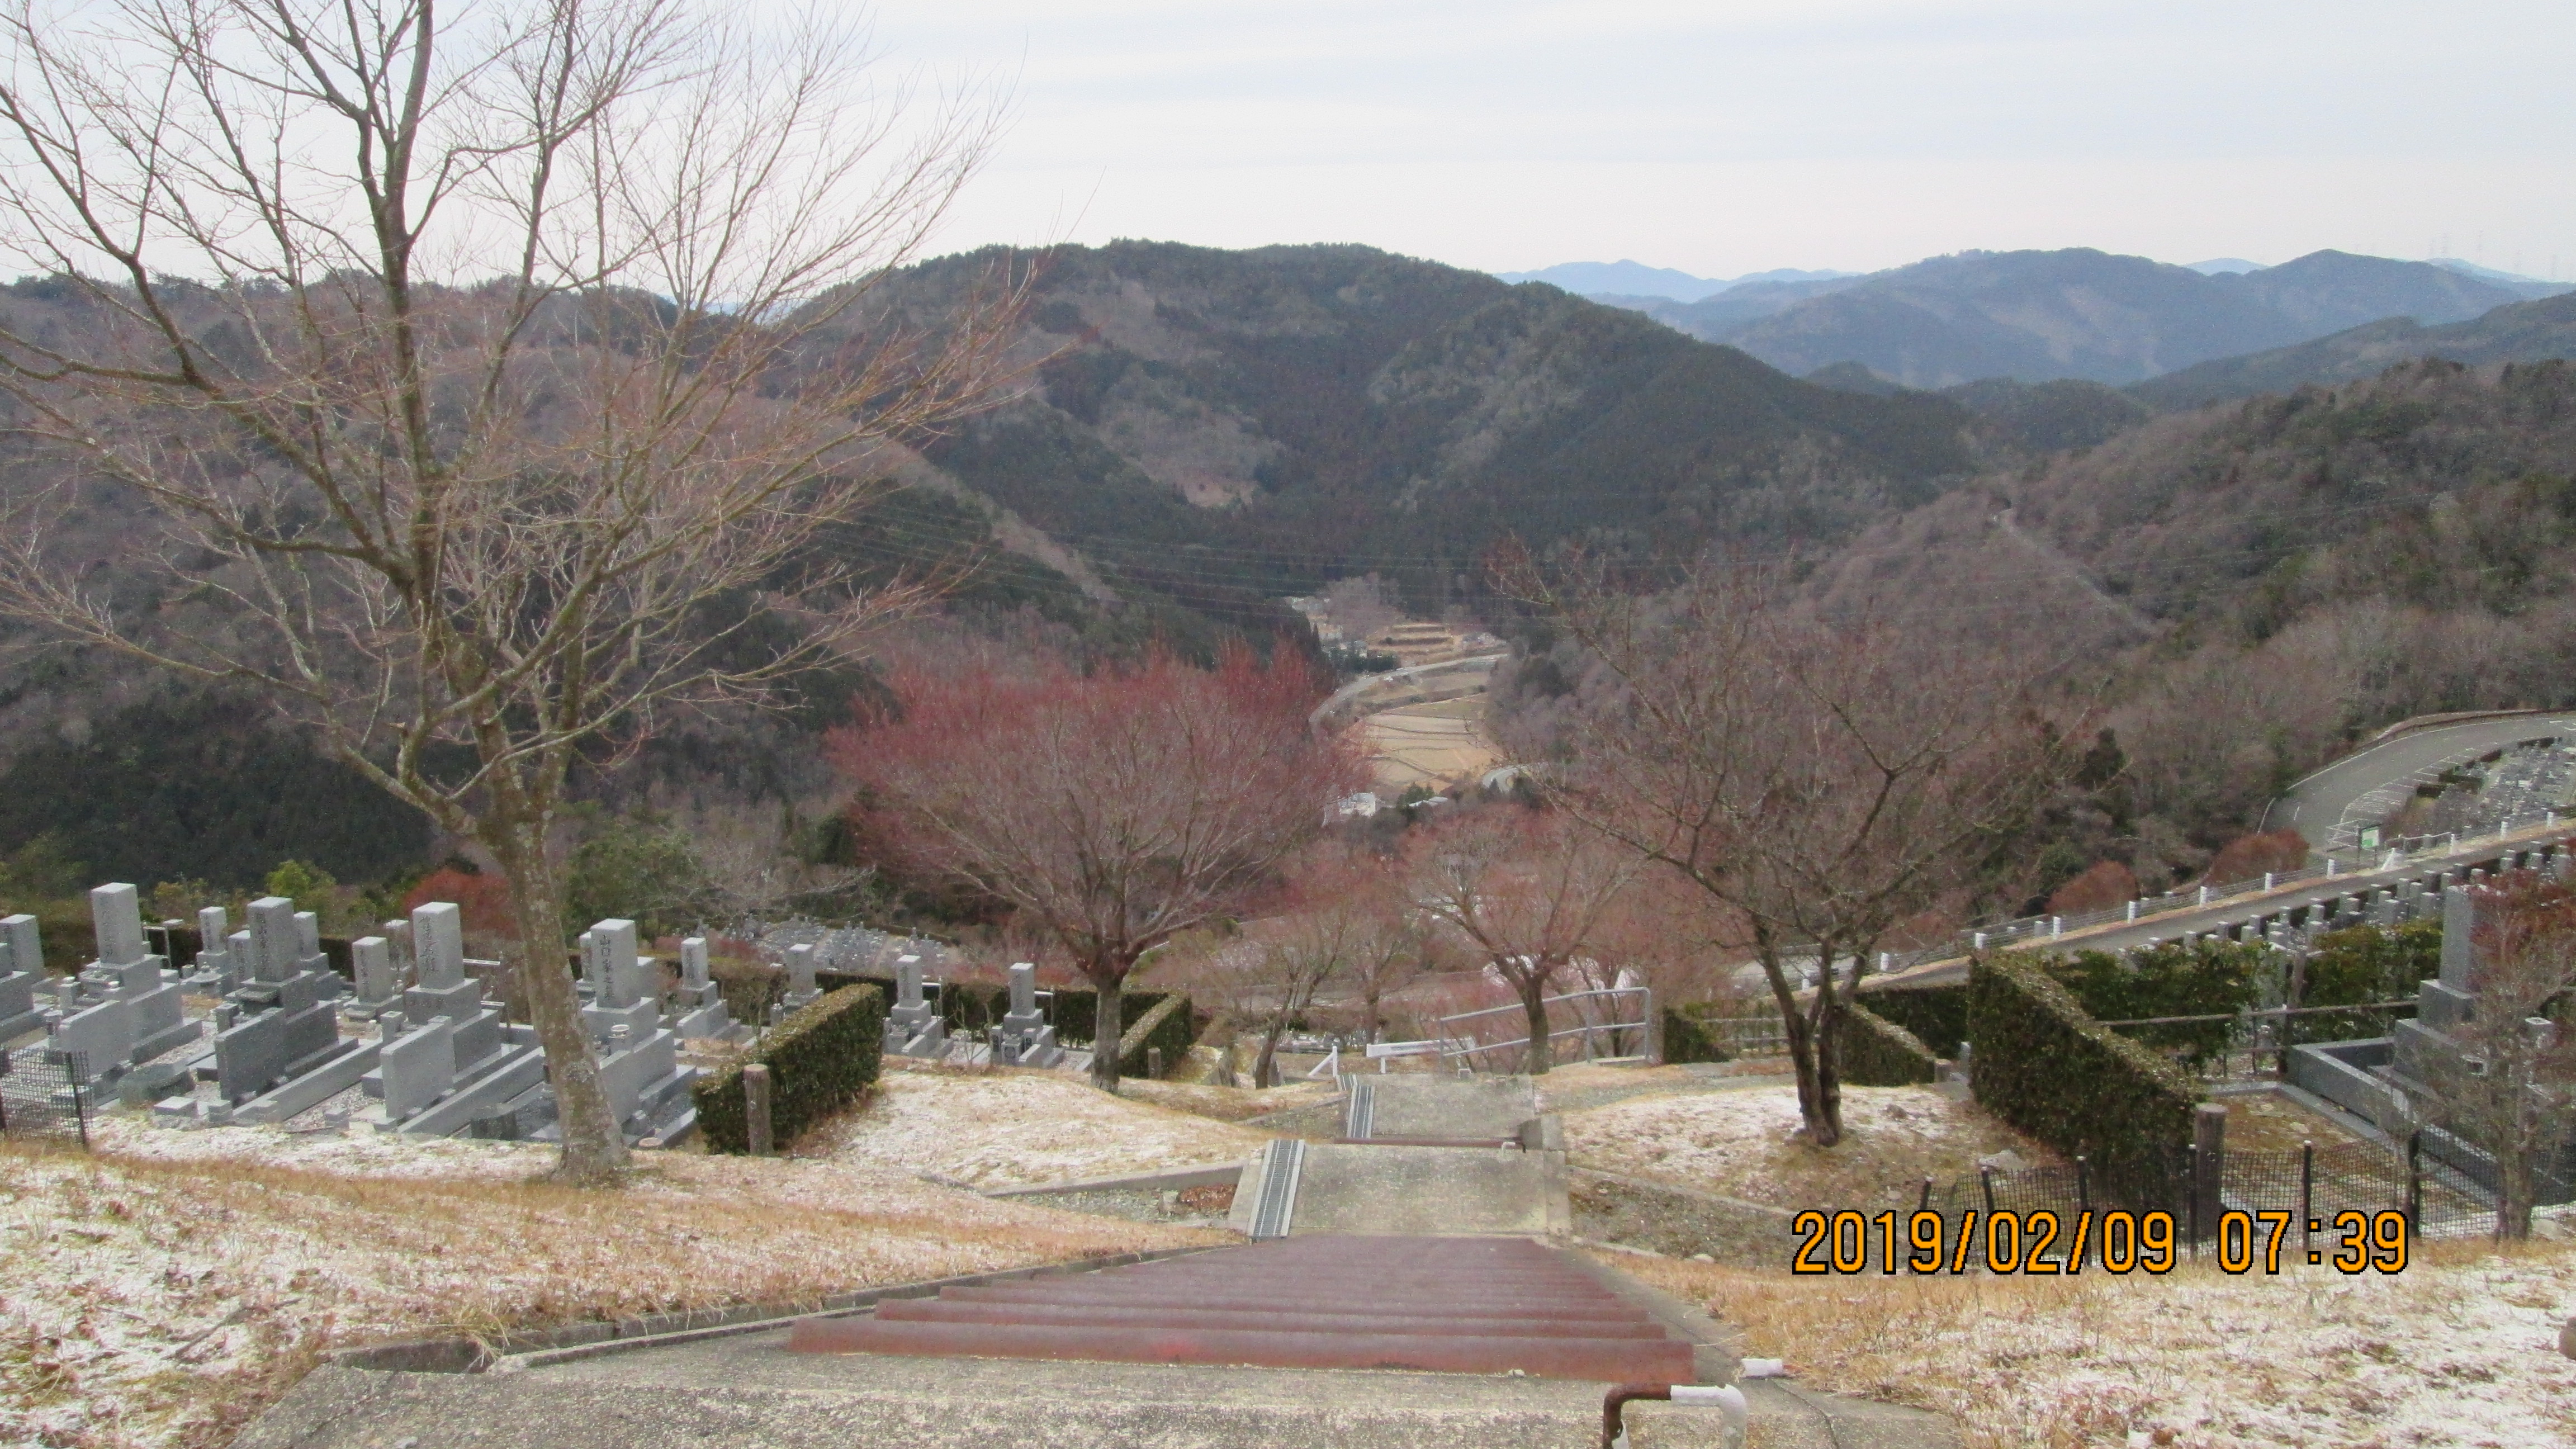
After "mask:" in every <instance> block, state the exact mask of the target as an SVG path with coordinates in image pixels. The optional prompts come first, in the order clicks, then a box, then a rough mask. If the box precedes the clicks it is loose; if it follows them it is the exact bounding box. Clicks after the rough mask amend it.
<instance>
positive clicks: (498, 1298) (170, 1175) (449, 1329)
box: [0, 1116, 1218, 1449]
mask: <svg viewBox="0 0 2576 1449" xmlns="http://www.w3.org/2000/svg"><path fill="white" fill-rule="evenodd" d="M98 1144H99V1150H98V1152H97V1153H96V1154H95V1155H78V1154H71V1153H63V1152H59V1151H53V1150H27V1149H22V1148H21V1147H20V1146H19V1145H18V1144H15V1143H11V1144H6V1145H0V1261H5V1262H6V1263H7V1264H8V1270H7V1274H6V1279H7V1287H6V1289H5V1295H6V1309H5V1314H6V1320H5V1321H6V1322H7V1324H8V1326H9V1328H10V1330H11V1333H12V1335H13V1339H14V1341H15V1342H18V1343H21V1344H24V1345H26V1346H27V1349H26V1351H25V1352H23V1353H15V1354H0V1443H9V1444H32V1443H57V1444H67V1443H100V1444H117V1445H125V1446H133V1449H165V1446H166V1449H181V1446H195V1445H211V1444H220V1443H224V1442H227V1441H228V1440H229V1439H230V1438H231V1437H232V1434H233V1432H234V1430H235V1429H236V1428H237V1427H238V1426H239V1425H240V1424H241V1423H242V1422H243V1421H244V1420H245V1419H246V1418H247V1417H249V1415H251V1414H252V1413H255V1412H256V1411H257V1410H258V1408H259V1407H260V1406H261V1405H262V1404H263V1403H264V1402H265V1401H266V1400H267V1399H269V1398H271V1397H274V1396H275V1395H276V1394H278V1393H281V1392H283V1391H284V1390H285V1389H286V1388H287V1387H288V1386H289V1384H290V1383H291V1382H292V1381H293V1379H294V1378H295V1377H297V1376H299V1375H301V1373H302V1372H303V1371H304V1369H305V1367H306V1366H307V1365H308V1363H309V1361H310V1355H311V1354H312V1353H313V1352H314V1351H316V1350H318V1349H323V1348H341V1347H349V1346H353V1345H357V1344H363V1343H367V1342H373V1341H381V1340H385V1339H390V1338H408V1337H418V1336H429V1335H435V1334H452V1333H460V1332H487V1333H488V1332H496V1331H500V1330H503V1329H507V1328H513V1327H520V1328H537V1327H546V1326H553V1325H557V1324H563V1323H570V1322H580V1321H586V1320H591V1319H601V1318H614V1317H621V1316H629V1315H633V1314H637V1313H646V1312H657V1311H665V1310H673V1309H684V1308H692V1307H706V1306H717V1305H724V1304H732V1303H749V1302H782V1301H789V1300H798V1299H802V1300H804V1301H808V1302H810V1301H813V1300H815V1299H819V1298H820V1297H821V1296H822V1295H824V1294H826V1293H831V1292H840V1291H845V1290H848V1289H851V1288H856V1287H862V1286H867V1285H871V1284H886V1283H906V1282H916V1281H919V1280H922V1279H925V1278H935V1277H940V1276H944V1275H948V1274H955V1273H972V1272H983V1271H989V1270H993V1269H999V1268H1007V1267H1014V1266H1019V1265H1024V1264H1035V1263H1046V1262H1060V1261H1063V1260H1066V1259H1069V1258H1076V1257H1083V1256H1091V1255H1102V1254H1109V1253H1120V1252H1133V1251H1142V1250H1147V1249H1156V1248H1171V1247H1180V1246H1186V1245H1189V1244H1192V1243H1202V1242H1215V1241H1218V1239H1217V1238H1216V1237H1215V1235H1213V1234H1208V1233H1202V1232H1193V1231H1188V1230H1183V1229H1176V1228H1164V1227H1157V1226H1152V1225H1148V1224H1143V1223H1133V1222H1121V1221H1118V1220H1116V1219H1112V1218H1100V1217H1090V1216H1084V1215H1080V1214H1073V1213H1063V1212H1057V1211H1053V1210H1051V1209H1048V1208H1046V1207H1042V1206H1038V1205H1035V1204H1032V1203H1029V1202H1026V1201H1006V1200H987V1199H984V1198H980V1197H977V1196H975V1195H973V1194H969V1193H961V1192H955V1191H950V1190H946V1189H942V1188H939V1187H936V1186H933V1185H931V1184H928V1183H924V1182H922V1181H920V1180H919V1179H918V1178H916V1177H914V1176H912V1175H911V1174H909V1173H907V1172H903V1171H900V1170H895V1169H881V1168H875V1167H870V1166H866V1165H860V1164H851V1163H828V1162H810V1161H796V1162H790V1161H785V1160H778V1159H752V1158H743V1157H704V1156H698V1155H695V1154H686V1153H671V1154H663V1155H660V1156H658V1157H656V1158H654V1159H653V1163H654V1166H653V1168H652V1170H651V1171H649V1172H647V1173H644V1174H639V1175H638V1177H637V1178H636V1179H635V1180H634V1181H633V1182H632V1183H631V1184H630V1185H629V1186H627V1187H625V1188H623V1189H620V1190H617V1191H613V1192H595V1191H588V1190H577V1189H570V1188H559V1187H554V1186H551V1185H548V1184H544V1183H541V1182H537V1181H535V1180H534V1179H536V1178H537V1177H538V1176H539V1175H540V1174H542V1173H543V1172H544V1171H545V1170H546V1169H547V1168H548V1167H549V1166H550V1165H551V1163H552V1160H553V1153H552V1151H551V1150H549V1149H546V1148H543V1147H539V1146H535V1145H531V1144H513V1143H501V1142H468V1141H461V1140H437V1139H421V1138H416V1137H410V1136H406V1135H404V1134H400V1133H386V1132H375V1131H367V1130H362V1129H358V1128H355V1127H352V1128H351V1129H350V1130H348V1131H346V1132H338V1133H316V1134H311V1135H309V1136H296V1135H290V1134H284V1133H279V1132H275V1131H271V1130H265V1129H248V1128H238V1127H232V1128H214V1129H208V1130H203V1131H193V1132H172V1131H166V1130H161V1129H156V1128H152V1127H149V1126H146V1125H144V1124H142V1123H141V1122H139V1121H137V1120H136V1119H134V1118H133V1117H130V1116H128V1117H121V1118H112V1119H108V1120H106V1121H105V1122H103V1123H102V1124H101V1125H100V1135H99V1138H98Z"/></svg>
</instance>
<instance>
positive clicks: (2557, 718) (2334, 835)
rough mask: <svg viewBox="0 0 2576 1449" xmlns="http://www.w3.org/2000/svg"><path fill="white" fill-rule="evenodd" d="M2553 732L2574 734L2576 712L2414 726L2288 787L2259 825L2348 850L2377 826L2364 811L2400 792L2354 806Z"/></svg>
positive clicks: (2378, 810) (2373, 812)
mask: <svg viewBox="0 0 2576 1449" xmlns="http://www.w3.org/2000/svg"><path fill="white" fill-rule="evenodd" d="M2548 735H2557V736H2559V737H2561V738H2566V737H2568V736H2571V735H2576V715H2569V714H2527V715H2516V716H2514V717H2512V718H2510V719H2485V720H2471V721H2469V722H2467V723H2465V724H2455V725H2436V726H2434V727H2432V728H2430V729H2420V730H2410V731H2408V732H2407V733H2405V734H2402V735H2399V736H2397V737H2396V738H2394V739H2391V740H2388V741H2385V742H2384V743H2381V744H2376V745H2372V746H2371V747H2369V748H2368V749H2365V750H2361V751H2359V752H2357V753H2354V754H2350V755H2346V756H2344V757H2343V758H2342V759H2340V760H2337V761H2335V762H2334V763H2333V764H2331V765H2328V766H2326V767H2325V768H2324V769H2322V770H2319V771H2317V772H2316V773H2315V774H2313V775H2310V776H2309V777H2307V778H2306V779H2304V780H2301V781H2300V782H2299V783H2297V784H2296V785H2293V786H2291V787H2290V790H2289V793H2287V794H2285V795H2283V796H2282V797H2281V798H2280V799H2278V800H2275V801H2273V802H2272V805H2271V807H2270V808H2269V809H2267V810H2265V811H2264V812H2263V825H2262V828H2263V829H2265V830H2285V829H2291V828H2295V829H2297V830H2298V832H2299V833H2300V834H2302V835H2304V836H2306V837H2307V838H2308V843H2309V844H2311V845H2314V846H2316V847H2318V848H2320V849H2326V848H2331V847H2343V848H2349V847H2350V846H2351V845H2352V843H2353V837H2354V836H2357V835H2358V833H2359V831H2360V828H2361V827H2362V826H2364V825H2375V824H2377V823H2378V820H2377V819H2376V818H2363V817H2364V816H2369V817H2376V816H2378V815H2380V814H2382V813H2383V812H2384V811H2385V810H2388V809H2393V808H2395V806H2396V805H2397V804H2399V803H2401V802H2400V801H2399V800H2398V799H2397V798H2396V796H2395V795H2388V796H2383V797H2382V800H2383V801H2384V803H2377V802H2374V803H2372V804H2371V805H2370V806H2369V808H2366V809H2363V810H2360V811H2359V812H2358V813H2356V807H2358V806H2363V805H2364V802H2365V800H2366V799H2367V797H2369V796H2371V795H2372V794H2373V793H2374V792H2378V791H2395V792H2399V793H2402V792H2403V790H2405V789H2411V788H2412V787H2413V785H2414V783H2415V781H2416V779H2417V778H2418V777H2419V775H2420V776H2423V777H2426V778H2429V777H2430V775H2432V774H2433V773H2436V772H2438V771H2439V770H2440V769H2441V768H2442V767H2443V766H2444V765H2446V764H2456V763H2460V762H2463V761H2466V760H2473V759H2476V758H2477V757H2478V756H2480V755H2483V754H2485V753H2487V752H2488V751H2490V750H2500V749H2503V748H2506V747H2507V746H2510V745H2514V744H2518V743H2520V742H2521V741H2523V740H2530V739H2539V738H2542V737H2544V736H2548ZM2347 825H2348V826H2349V827H2350V828H2349V829H2348V830H2346V831H2344V832H2343V833H2342V835H2341V836H2340V838H2338V831H2337V827H2339V826H2347Z"/></svg>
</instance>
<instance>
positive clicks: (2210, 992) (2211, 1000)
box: [1970, 941, 2269, 1065]
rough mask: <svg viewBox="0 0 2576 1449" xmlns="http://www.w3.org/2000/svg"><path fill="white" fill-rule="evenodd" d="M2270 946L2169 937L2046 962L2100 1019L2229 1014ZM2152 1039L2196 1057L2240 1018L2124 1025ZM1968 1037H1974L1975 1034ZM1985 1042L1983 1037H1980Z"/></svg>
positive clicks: (2240, 1005)
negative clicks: (2138, 947) (2126, 949)
mask: <svg viewBox="0 0 2576 1449" xmlns="http://www.w3.org/2000/svg"><path fill="white" fill-rule="evenodd" d="M2268 949H2269V948H2267V947H2264V946H2260V945H2255V944H2252V943H2243V944H2239V943H2236V942H2230V941H2200V942H2196V943H2194V944H2192V945H2190V946H2185V945H2183V944H2182V943H2181V942H2179V941H2168V942H2166V943H2164V944H2163V945H2161V946H2154V947H2150V948H2148V949H2146V950H2143V951H2132V952H2130V953H2129V954H2128V956H2127V957H2126V958H2122V957H2119V956H2114V955H2112V954H2110V953H2109V952H2107V951H2078V952H2075V953H2074V954H2073V955H2071V956H2048V957H2045V958H2043V959H2042V960H2041V961H2040V968H2041V969H2042V970H2044V971H2046V972H2047V973H2048V974H2049V975H2050V976H2051V977H2052V978H2054V979H2055V980H2056V981H2057V983H2058V984H2059V985H2061V986H2063V987H2065V988H2066V989H2067V991H2068V992H2069V993H2070V994H2072V995H2073V996H2074V998H2075V999H2076V1001H2077V1002H2079V1003H2081V1004H2082V1006H2083V1007H2084V1010H2085V1013H2086V1014H2087V1015H2089V1016H2091V1017H2092V1018H2093V1019H2094V1020H2095V1021H2137V1020H2140V1019H2143V1018H2148V1017H2160V1016H2224V1015H2228V1014H2231V1013H2234V1012H2238V1011H2242V1010H2244V1009H2245V1008H2247V1007H2249V1006H2252V1005H2253V1004H2254V1003H2255V1001H2256V999H2257V997H2258V994H2259V985H2260V973H2261V968H2262V965H2263V958H2264V955H2265V953H2266V951H2267V950H2268ZM2122 1031H2123V1033H2124V1034H2126V1035H2128V1036H2129V1037H2131V1038H2132V1039H2134V1040H2136V1041H2139V1042H2142V1043H2144V1044H2145V1045H2147V1046H2151V1047H2159V1048H2162V1049H2164V1050H2166V1051H2171V1052H2176V1053H2179V1054H2180V1055H2181V1056H2182V1057H2183V1059H2184V1060H2185V1061H2187V1062H2190V1063H2193V1064H2194V1065H2197V1064H2198V1063H2200V1062H2202V1061H2205V1060H2207V1059H2208V1058H2210V1057H2214V1056H2217V1055H2218V1054H2220V1053H2221V1052H2224V1051H2225V1050H2227V1043H2228V1040H2229V1038H2230V1037H2232V1036H2233V1035H2234V1034H2235V1031H2236V1023H2235V1022H2234V1021H2200V1022H2168V1023H2166V1024H2165V1025H2162V1026H2133V1027H2124V1028H2122ZM1970 1040H1972V1041H1973V1040H1975V1038H1973V1037H1971V1038H1970ZM1980 1045H1982V1044H1980Z"/></svg>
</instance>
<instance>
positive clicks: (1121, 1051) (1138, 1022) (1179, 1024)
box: [1095, 991, 1199, 1077]
mask: <svg viewBox="0 0 2576 1449" xmlns="http://www.w3.org/2000/svg"><path fill="white" fill-rule="evenodd" d="M1130 999H1131V1000H1132V999H1133V998H1130ZM1095 1009H1096V1008H1095ZM1198 1035H1199V1033H1198V1026H1197V1023H1196V1022H1195V1021H1193V1020H1192V1019H1191V1015H1190V998H1189V996H1188V995H1187V994H1186V993H1184V992H1179V991H1167V992H1164V993H1163V994H1162V999H1161V1000H1160V1001H1157V1002H1155V1003H1154V1004H1153V1005H1152V1006H1149V1007H1147V1008H1145V1014H1144V1015H1142V1016H1131V1017H1129V1018H1127V1029H1126V1030H1125V1031H1123V1032H1121V1033H1119V1035H1118V1074H1119V1075H1120V1076H1122V1077H1141V1076H1144V1075H1146V1072H1145V1068H1146V1067H1147V1066H1148V1065H1150V1064H1151V1063H1152V1061H1153V1058H1152V1057H1150V1056H1148V1055H1147V1053H1148V1052H1149V1051H1151V1050H1152V1049H1154V1048H1156V1047H1160V1048H1162V1049H1163V1070H1164V1071H1167V1072H1168V1071H1170V1070H1171V1069H1172V1068H1174V1067H1176V1066H1178V1065H1180V1064H1181V1062H1182V1060H1183V1059H1185V1058H1186V1057H1188V1055H1189V1051H1190V1043H1192V1042H1194V1041H1197V1040H1198Z"/></svg>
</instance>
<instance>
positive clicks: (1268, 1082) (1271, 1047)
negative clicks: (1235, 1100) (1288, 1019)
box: [1252, 1026, 1285, 1088]
mask: <svg viewBox="0 0 2576 1449" xmlns="http://www.w3.org/2000/svg"><path fill="white" fill-rule="evenodd" d="M1284 1030H1285V1028H1284V1027H1278V1026H1274V1027H1272V1028H1271V1029H1270V1030H1269V1031H1267V1032H1264V1033H1263V1034H1262V1037H1261V1059H1260V1060H1259V1061H1257V1062H1255V1063H1254V1064H1253V1067H1252V1085H1253V1086H1255V1087H1261V1088H1267V1087H1275V1086H1278V1085H1279V1037H1280V1034H1281V1032H1283V1031H1284Z"/></svg>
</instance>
